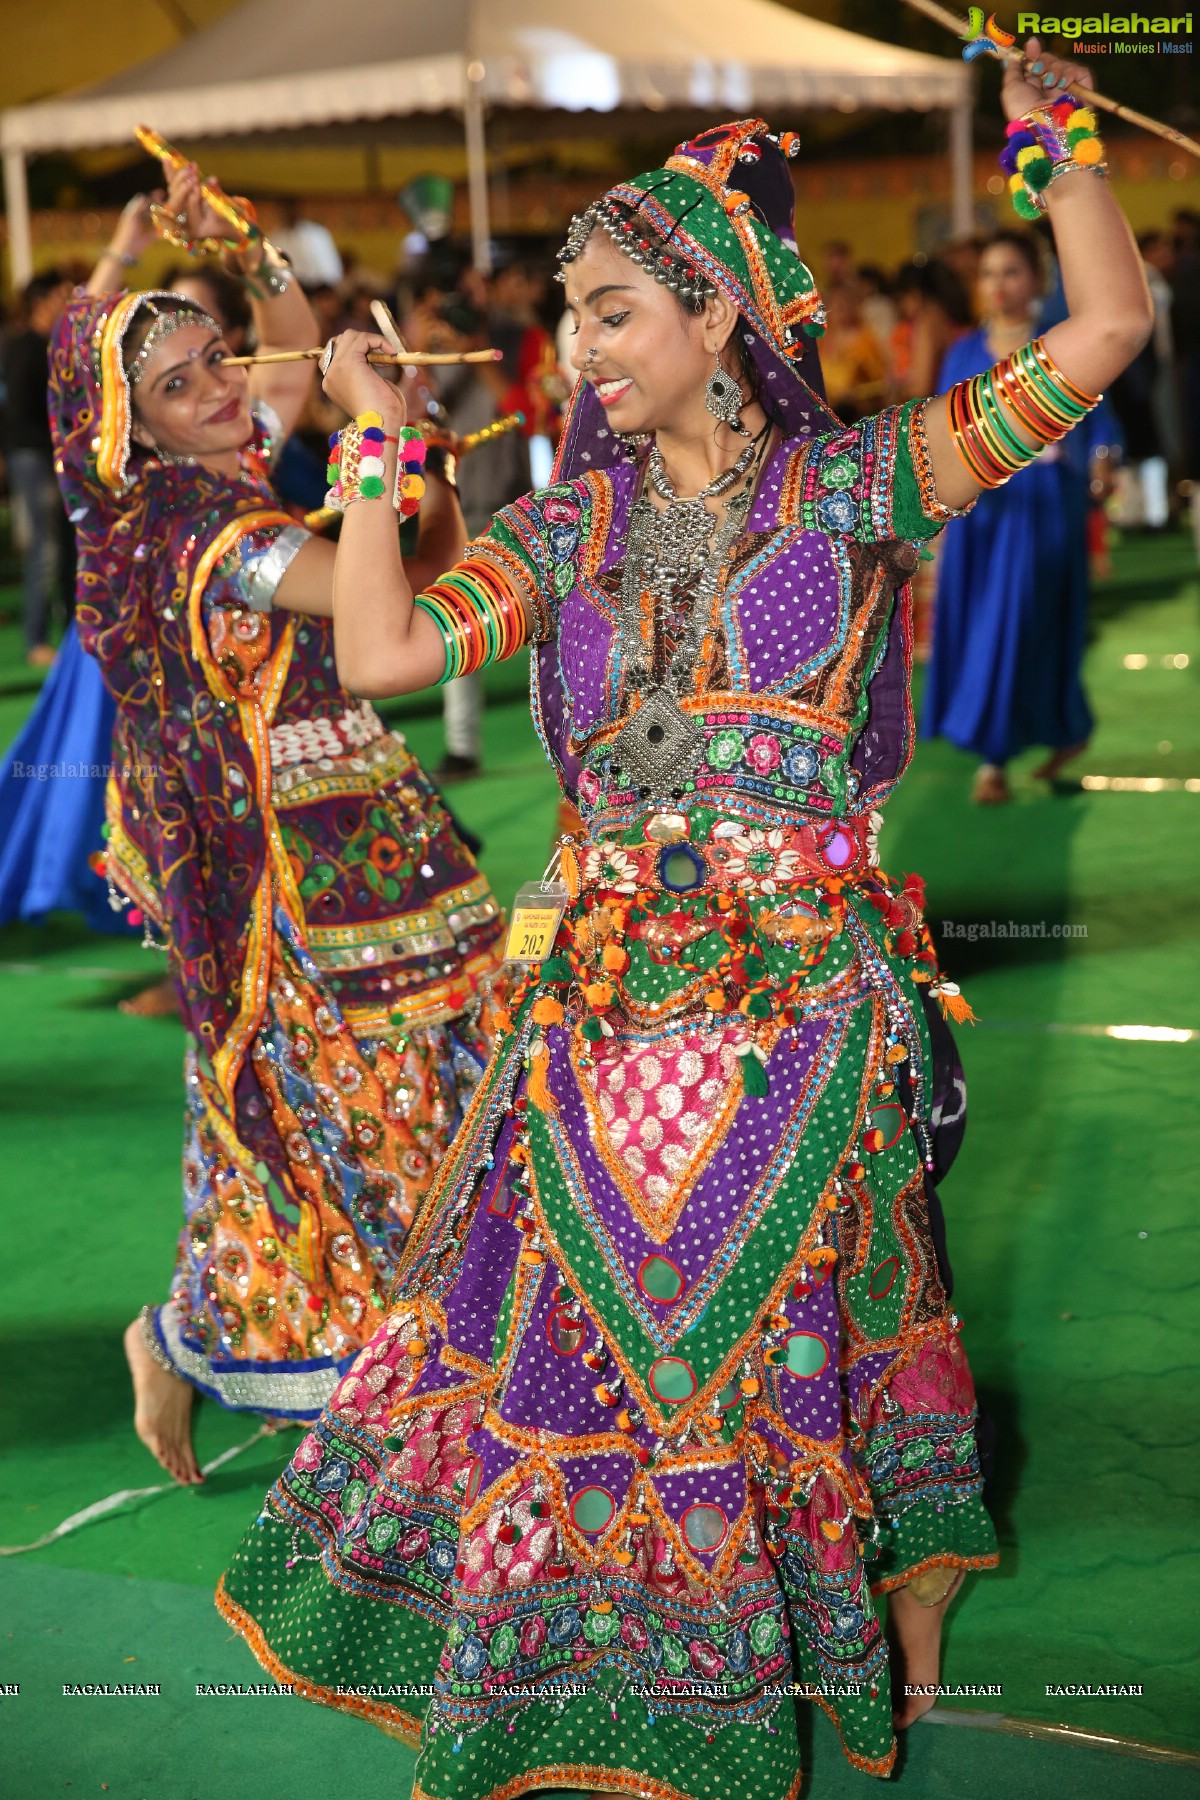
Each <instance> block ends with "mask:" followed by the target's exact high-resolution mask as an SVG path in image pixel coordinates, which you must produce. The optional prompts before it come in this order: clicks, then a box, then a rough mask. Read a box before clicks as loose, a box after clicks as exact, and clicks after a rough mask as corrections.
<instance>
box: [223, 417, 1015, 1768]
mask: <svg viewBox="0 0 1200 1800" xmlns="http://www.w3.org/2000/svg"><path fill="white" fill-rule="evenodd" d="M923 454H924V443H923V438H922V436H921V430H920V420H919V418H918V417H916V416H915V415H914V413H913V410H912V409H911V408H903V409H898V410H896V411H893V412H888V413H884V414H881V415H880V416H879V417H878V418H877V419H873V420H870V421H866V422H864V424H863V425H861V426H858V427H855V428H854V430H853V431H837V432H832V433H830V434H828V435H827V436H825V437H821V438H817V439H815V440H812V441H804V442H799V443H796V442H785V443H784V444H783V446H782V447H781V448H780V450H779V452H778V454H777V455H776V457H775V458H774V460H773V461H772V463H771V465H770V467H769V469H768V470H767V472H766V474H765V476H764V479H763V481H762V484H761V486H760V489H759V492H758V495H757V497H756V500H755V505H754V509H753V512H752V514H751V519H750V529H749V531H748V533H747V536H746V539H745V541H744V542H743V543H742V544H741V545H740V546H739V547H738V549H737V551H736V553H735V554H734V556H733V558H732V559H731V563H730V566H729V568H728V569H727V570H726V571H725V573H724V577H723V579H722V582H721V583H720V585H719V591H718V593H717V595H716V598H715V601H714V614H713V620H712V636H713V638H714V640H715V641H717V642H718V643H719V645H720V652H719V654H717V655H714V656H713V657H711V658H709V659H707V660H705V661H703V662H701V663H699V664H698V665H697V667H696V669H695V671H694V672H693V679H692V682H691V684H690V687H689V688H688V689H687V690H686V691H684V692H683V693H682V695H681V698H680V705H681V707H682V708H683V710H684V712H685V713H686V714H687V715H688V716H689V717H690V718H692V719H695V720H696V721H698V722H699V724H700V726H701V729H702V745H703V748H702V752H701V754H700V756H699V759H698V761H697V762H696V764H695V765H694V767H693V768H692V769H691V770H690V771H689V772H687V773H686V774H685V775H684V776H683V777H681V778H680V779H679V780H678V781H677V783H676V785H675V786H674V788H673V789H672V791H671V792H669V793H665V794H660V793H654V794H651V795H647V794H646V793H644V792H640V791H638V790H637V789H636V788H633V787H631V786H630V785H629V783H628V782H627V781H625V780H624V779H623V771H622V770H621V769H620V767H619V766H618V767H616V768H614V762H615V760H616V759H615V758H614V756H613V753H612V745H613V741H614V737H615V734H616V733H617V732H618V731H619V730H620V728H621V725H622V723H623V721H624V720H625V719H626V718H628V717H629V716H630V714H631V711H632V709H633V708H635V707H636V704H637V699H638V696H637V694H636V693H631V692H630V687H629V677H628V673H627V671H626V670H625V668H624V667H623V665H622V659H621V651H620V636H619V633H618V632H617V629H616V620H615V613H614V601H615V596H616V595H617V594H618V593H619V591H620V583H621V574H622V561H623V557H622V552H623V542H624V520H625V518H626V516H627V509H628V505H629V502H630V496H631V494H632V492H633V489H634V484H635V480H636V471H635V470H633V469H628V468H627V469H620V468H619V469H617V470H615V471H614V472H612V473H611V474H598V475H586V476H583V477H581V478H579V479H578V480H575V481H571V482H565V483H560V484H557V485H556V486H554V487H552V488H551V489H549V490H545V491H543V492H541V493H539V494H536V495H533V496H530V497H529V498H528V499H527V500H525V501H522V502H519V503H518V504H517V505H516V506H514V507H510V508H508V509H506V511H505V512H504V513H503V514H501V515H500V516H499V518H498V520H497V521H496V523H495V524H494V525H493V527H492V530H491V533H490V534H489V536H488V537H487V538H485V539H484V540H482V544H481V546H480V547H477V548H481V549H482V552H483V553H484V554H486V553H488V551H487V546H489V545H495V546H497V547H498V551H499V553H500V554H502V555H503V557H504V558H505V559H506V562H507V564H508V565H509V566H512V564H513V563H514V562H516V561H517V560H520V562H521V563H522V564H523V567H524V570H525V579H526V581H527V582H528V583H530V584H531V585H536V587H537V589H538V591H539V594H540V597H541V602H542V605H543V607H544V608H545V610H546V612H547V613H548V614H549V615H550V617H551V618H552V621H553V624H552V628H551V631H550V635H549V636H548V637H547V638H546V641H545V642H544V643H543V644H542V645H541V647H540V648H539V649H538V651H537V652H536V662H535V669H534V675H533V681H534V698H535V716H536V717H537V719H538V722H539V726H540V729H541V731H542V734H543V739H544V742H545V744H546V748H547V750H548V752H549V754H550V757H551V760H552V761H553V763H554V765H555V767H556V768H557V769H558V770H559V773H560V776H561V778H562V781H563V786H564V792H565V794H566V797H567V798H568V799H569V800H570V801H572V802H573V803H574V804H575V805H577V807H578V809H579V813H580V815H581V818H582V822H583V831H582V835H581V838H580V841H579V843H578V845H577V846H576V847H575V848H573V849H572V850H571V851H570V852H569V853H568V857H567V859H566V867H565V871H564V872H565V877H566V880H567V883H568V888H569V891H570V893H571V894H572V896H573V898H572V899H571V902H570V904H569V906H568V908H567V912H566V915H565V918H564V921H563V925H562V927H561V929H560V932H559V936H558V940H557V942H556V944H555V946H554V949H553V953H552V954H551V955H550V956H549V957H548V958H547V959H546V960H545V961H544V962H543V963H542V964H541V965H540V966H539V967H538V968H537V970H536V971H535V972H534V973H533V974H532V975H531V976H530V978H529V979H528V981H527V982H526V983H524V984H523V990H521V989H519V990H518V991H517V993H516V995H515V996H514V998H513V1002H512V1025H511V1030H510V1031H509V1033H508V1034H507V1036H506V1037H505V1039H504V1041H503V1043H502V1045H501V1046H500V1049H499V1051H498V1054H497V1057H496V1059H495V1060H494V1062H493V1064H492V1066H491V1068H490V1070H489V1073H488V1075H487V1077H486V1078H485V1081H484V1083H483V1084H482V1086H481V1088H480V1089H479V1091H478V1093H477V1095H476V1098H475V1100H474V1101H473V1103H472V1106H471V1109H470V1111H469V1113H468V1116H467V1119H466V1122H465V1124H464V1127H463V1130H462V1132H461V1133H460V1135H459V1136H458V1138H457V1139H456V1140H455V1143H454V1146H453V1148H452V1150H451V1152H450V1154H449V1156H448V1158H447V1161H446V1164H445V1167H444V1169H443V1172H442V1174H441V1177H440V1178H439V1181H438V1184H437V1188H436V1191H435V1194H434V1197H433V1199H432V1201H431V1203H430V1205H429V1207H428V1208H427V1209H426V1210H425V1211H424V1212H423V1213H422V1215H421V1217H420V1219H419V1220H418V1223H417V1225H416V1227H415V1228H414V1232H413V1233H412V1235H411V1236H410V1238H409V1241H408V1243H407V1245H406V1247H405V1252H404V1255H403V1258H402V1261H401V1267H400V1270H399V1273H398V1277H397V1282H396V1287H395V1290H394V1293H393V1296H392V1300H391V1309H390V1313H389V1317H388V1319H387V1321H386V1323H385V1324H384V1326H383V1327H382V1328H381V1330H380V1331H379V1332H378V1333H377V1334H376V1336H375V1338H374V1339H373V1341H372V1342H371V1344H370V1345H368V1347H367V1348H366V1349H365V1350H364V1352H363V1354H362V1356H361V1357H360V1359H359V1361H358V1362H357V1363H356V1364H355V1365H354V1367H353V1369H352V1371H351V1373H350V1375H349V1376H348V1377H347V1380H346V1382H345V1383H344V1384H343V1386H342V1387H341V1388H340V1389H339V1390H338V1392H337V1393H336V1394H335V1396H334V1398H333V1400H332V1402H331V1404H330V1406H329V1407H328V1408H327V1409H326V1411H325V1413H324V1415H323V1416H322V1418H321V1420H320V1422H319V1423H318V1425H317V1426H316V1427H315V1429H314V1430H313V1431H312V1433H310V1435H309V1436H308V1437H307V1438H306V1439H305V1441H304V1443H303V1444H302V1446H301V1449H300V1451H299V1452H298V1454H297V1455H296V1457H295V1458H294V1459H293V1462H292V1464H291V1466H290V1467H289V1469H288V1470H287V1471H286V1472H285V1473H284V1475H283V1476H282V1477H281V1479H280V1480H279V1482H278V1483H277V1484H276V1485H275V1487H274V1488H273V1489H272V1491H271V1493H270V1495H269V1496H268V1499H267V1502H266V1505H265V1508H264V1510H263V1512H262V1515H261V1517H260V1519H259V1521H258V1523H257V1525H256V1526H255V1527H254V1529H253V1530H252V1531H251V1532H250V1534H249V1535H248V1537H247V1539H246V1541H245V1543H244V1544H243V1546H242V1549H241V1551H240V1552H239V1554H238V1557H237V1558H236V1559H235V1561H234V1564H233V1565H232V1567H231V1569H230V1570H229V1572H228V1573H227V1575H226V1577H225V1580H224V1584H223V1587H222V1591H221V1597H220V1604H221V1605H222V1607H223V1609H224V1611H225V1613H226V1616H227V1617H229V1618H230V1619H231V1620H232V1621H233V1622H234V1623H235V1625H236V1626H237V1627H238V1628H239V1629H240V1630H241V1631H242V1632H243V1633H244V1634H245V1635H246V1637H247V1638H248V1640H249V1641H250V1643H251V1645H252V1646H253V1647H254V1649H255V1651H256V1654H258V1655H259V1657H260V1658H261V1660H263V1661H264V1663H266V1665H267V1666H268V1667H269V1668H272V1669H274V1670H276V1672H282V1671H286V1673H287V1678H288V1679H293V1680H299V1682H300V1683H301V1684H302V1687H303V1691H306V1692H308V1693H310V1695H311V1696H312V1697H313V1698H318V1699H322V1700H325V1701H327V1702H328V1703H330V1704H334V1705H338V1704H341V1703H342V1702H341V1700H340V1699H339V1697H338V1691H337V1690H338V1684H339V1683H340V1684H343V1686H344V1684H346V1683H348V1682H349V1683H359V1684H365V1687H364V1689H363V1693H362V1694H361V1695H360V1696H359V1698H358V1699H357V1700H356V1708H357V1710H360V1711H363V1712H365V1713H366V1714H367V1715H368V1716H372V1717H376V1718H378V1719H379V1720H380V1721H381V1722H386V1723H388V1724H389V1725H390V1726H392V1727H393V1728H395V1729H398V1730H400V1731H402V1732H407V1733H409V1734H410V1735H411V1737H412V1740H413V1741H414V1742H419V1744H420V1749H421V1756H420V1761H419V1764H418V1772H417V1781H418V1786H419V1788H420V1791H421V1792H423V1793H427V1794H430V1795H438V1796H442V1797H444V1800H484V1796H495V1795H499V1794H504V1795H508V1794H512V1795H514V1796H515V1795H517V1794H519V1793H521V1792H524V1791H526V1787H527V1786H529V1785H532V1784H533V1783H534V1782H536V1783H540V1784H557V1785H562V1784H567V1785H570V1784H571V1783H572V1782H576V1783H579V1784H581V1785H594V1786H597V1787H600V1788H604V1787H605V1786H606V1785H611V1786H613V1787H614V1788H616V1787H620V1788H622V1789H623V1790H628V1791H635V1792H638V1793H644V1794H663V1795H667V1794H670V1795H679V1794H687V1795H695V1796H701V1795H703V1796H710V1795H711V1796H713V1800H716V1796H718V1795H719V1796H721V1797H722V1800H725V1797H726V1796H735V1797H736V1800H763V1797H764V1796H766V1797H768V1800H784V1796H787V1795H791V1794H793V1793H794V1792H795V1790H796V1787H797V1784H798V1782H799V1779H800V1764H799V1752H798V1748H797V1740H796V1726H795V1719H794V1699H793V1693H794V1691H795V1684H799V1686H800V1687H802V1688H803V1690H804V1691H805V1693H806V1694H808V1695H809V1696H810V1697H811V1698H813V1699H815V1700H816V1702H817V1703H818V1704H820V1705H822V1706H824V1707H825V1708H826V1709H827V1710H828V1711H829V1712H830V1713H831V1715H832V1716H833V1717H834V1718H835V1719H836V1721H837V1724H838V1727H839V1730H840V1732H841V1734H842V1739H843V1743H844V1745H845V1749H846V1752H847V1755H848V1756H849V1757H850V1759H851V1760H852V1761H853V1762H854V1763H855V1764H856V1765H858V1766H859V1767H862V1768H863V1769H866V1770H868V1771H870V1772H872V1773H874V1774H879V1775H883V1774H886V1773H887V1772H888V1771H889V1770H890V1768H891V1766H892V1760H893V1757H894V1754H895V1745H894V1739H893V1736H892V1725H891V1696H890V1687H889V1672H888V1659H887V1652H886V1647H885V1644H884V1639H883V1636H882V1632H881V1629H880V1626H879V1623H878V1620H877V1617H876V1612H875V1607H874V1604H873V1601H872V1589H873V1588H874V1589H875V1590H876V1591H879V1590H883V1589H886V1588H887V1587H889V1586H894V1585H896V1584H897V1583H898V1582H903V1581H904V1580H906V1579H907V1578H908V1577H909V1576H910V1575H912V1574H915V1573H918V1572H920V1571H921V1570H924V1569H927V1568H940V1567H949V1568H980V1567H986V1566H989V1565H990V1564H991V1563H993V1562H994V1561H995V1540H994V1536H993V1533H992V1530H991V1526H990V1523H989V1521H988V1519H987V1515H986V1513H985V1512H984V1510H983V1507H982V1504H981V1500H980V1476H979V1468H978V1460H977V1454H976V1446H975V1437H974V1395H973V1390H972V1386H971V1379H970V1374H969V1371H968V1369H967V1365H966V1361H965V1358H964V1356H963V1352H962V1348H961V1345H960V1343H959V1339H958V1335H957V1329H956V1327H957V1322H956V1320H955V1319H954V1318H953V1316H952V1314H951V1313H950V1311H949V1308H948V1304H947V1300H946V1295H945V1291H944V1288H943V1285H942V1280H941V1275H940V1272H939V1268H938V1264H937V1258H936V1256H935V1254H934V1251H933V1246H932V1239H931V1234H930V1228H929V1217H928V1208H929V1200H930V1188H929V1186H928V1181H929V1169H930V1166H931V1165H933V1164H934V1162H935V1160H936V1146H935V1143H934V1134H933V1119H934V1116H935V1112H936V1109H937V1107H938V1105H939V1103H940V1099H941V1096H940V1095H939V1094H938V1093H937V1092H936V1091H935V1085H936V1084H935V1080H934V1063H933V1056H932V1050H931V1043H930V1036H929V1028H928V1024H927V1018H926V1002H925V1000H924V999H923V994H924V993H925V992H926V991H927V990H928V988H929V987H930V985H932V984H933V983H934V982H935V980H936V977H937V969H936V963H935V961H934V958H933V952H932V948H931V945H930V943H929V939H928V934H927V933H926V932H925V931H924V927H923V925H922V923H921V918H920V907H919V888H917V887H914V886H913V885H912V884H907V885H904V886H902V885H901V884H900V883H898V882H894V881H892V880H891V879H890V878H889V877H888V875H887V874H886V873H884V871H883V870H882V869H881V868H880V867H879V864H878V851H877V843H876V840H877V838H878V832H879V826H880V824H881V822H882V821H881V817H880V814H879V811H878V808H879V807H880V806H881V805H882V804H883V803H884V802H885V801H886V798H887V795H888V794H889V793H890V792H891V790H892V788H893V787H894V785H895V782H896V781H897V780H898V779H899V777H900V775H901V773H902V771H903V768H904V765H905V763H906V761H907V758H908V754H909V745H910V738H911V719H910V714H909V710H908V701H907V691H908V640H909V604H908V597H907V591H906V589H905V587H904V585H903V583H904V578H905V576H906V575H907V573H908V572H909V571H910V570H911V569H912V567H913V566H914V565H915V562H916V557H917V551H918V545H919V543H920V542H921V541H922V540H923V539H925V538H927V537H929V536H932V535H933V534H934V532H935V531H936V530H937V529H938V527H939V525H940V523H941V522H942V519H943V517H944V516H945V515H944V510H943V509H941V508H940V507H939V506H938V504H937V501H936V497H935V496H934V495H933V492H932V488H931V486H930V485H929V483H928V480H927V479H926V478H925V476H924V475H923V473H922V469H923V462H922V458H923ZM351 1643H353V1645H354V1646H355V1648H354V1649H353V1650H350V1649H348V1648H347V1646H348V1645H350V1644H351ZM397 1679H400V1680H410V1681H428V1682H432V1683H433V1685H434V1688H435V1697H434V1699H433V1700H432V1702H431V1703H430V1704H428V1705H426V1704H425V1703H413V1702H412V1701H405V1700H404V1699H403V1698H402V1697H396V1696H395V1695H394V1693H392V1692H391V1691H390V1690H389V1687H388V1683H389V1680H390V1681H392V1682H394V1681H396V1680H397Z"/></svg>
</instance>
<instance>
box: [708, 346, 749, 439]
mask: <svg viewBox="0 0 1200 1800" xmlns="http://www.w3.org/2000/svg"><path fill="white" fill-rule="evenodd" d="M704 404H705V406H707V408H708V410H709V412H710V413H712V415H713V417H714V418H716V419H720V421H721V423H722V424H723V425H728V426H730V427H731V428H732V429H733V430H734V431H736V432H738V433H739V434H740V435H741V436H742V437H746V438H748V437H749V436H750V433H749V432H748V431H747V430H746V427H745V426H744V425H743V424H742V406H743V404H744V402H743V400H742V388H741V383H740V382H738V381H735V380H734V378H733V376H732V375H731V374H730V373H729V371H728V369H723V368H722V367H721V359H720V357H719V356H718V358H717V366H716V368H715V369H714V370H713V372H712V374H711V375H710V376H709V378H708V380H707V381H706V383H705V384H704Z"/></svg>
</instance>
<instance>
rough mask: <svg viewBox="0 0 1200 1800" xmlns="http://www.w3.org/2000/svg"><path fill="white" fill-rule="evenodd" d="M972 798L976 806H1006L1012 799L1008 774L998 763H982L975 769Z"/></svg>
mask: <svg viewBox="0 0 1200 1800" xmlns="http://www.w3.org/2000/svg"><path fill="white" fill-rule="evenodd" d="M971 798H972V800H973V801H974V802H975V804H976V806H1004V805H1005V804H1006V803H1007V802H1008V801H1009V800H1011V799H1012V789H1011V788H1010V787H1009V785H1008V776H1007V775H1006V774H1005V773H1004V770H1003V769H1002V768H1001V767H1000V766H999V764H998V763H980V765H979V767H978V769H976V771H975V781H974V784H973V785H972V788H971Z"/></svg>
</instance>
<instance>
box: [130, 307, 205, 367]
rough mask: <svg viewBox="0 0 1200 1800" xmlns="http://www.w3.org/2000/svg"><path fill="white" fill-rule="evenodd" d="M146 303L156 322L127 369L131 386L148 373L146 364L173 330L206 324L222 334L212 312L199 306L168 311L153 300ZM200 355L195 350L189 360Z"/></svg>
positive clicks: (147, 309) (175, 308) (173, 308)
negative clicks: (207, 311) (205, 310)
mask: <svg viewBox="0 0 1200 1800" xmlns="http://www.w3.org/2000/svg"><path fill="white" fill-rule="evenodd" d="M144 305H145V308H146V311H147V312H149V313H152V314H153V315H154V323H153V325H152V326H151V327H150V329H149V331H148V332H147V333H146V341H145V343H144V344H143V345H142V347H141V349H140V350H139V351H138V352H137V354H136V355H135V356H134V358H133V360H132V361H131V363H130V365H129V368H128V369H127V370H126V376H127V378H128V381H129V385H130V387H136V386H137V384H138V382H139V381H140V380H141V379H142V376H143V375H144V374H145V373H146V364H147V363H148V362H149V360H150V358H151V356H153V354H154V352H155V350H156V349H157V348H158V346H159V344H161V343H162V341H163V339H164V338H168V337H170V336H171V334H172V332H175V331H182V330H183V327H184V326H185V325H206V326H207V327H208V328H209V330H210V331H214V332H215V333H216V335H217V336H218V337H220V335H221V327H220V326H219V325H218V324H217V321H216V320H215V319H214V318H213V317H212V316H211V314H209V313H206V312H204V311H202V310H201V308H200V307H198V306H187V307H172V308H171V310H170V311H169V312H168V311H166V310H165V309H162V308H160V307H158V306H156V305H155V304H154V302H153V301H152V300H147V301H145V302H144ZM199 355H200V351H199V350H194V351H193V352H192V354H191V356H190V357H189V359H188V360H189V361H194V360H195V358H196V357H197V356H199Z"/></svg>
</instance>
